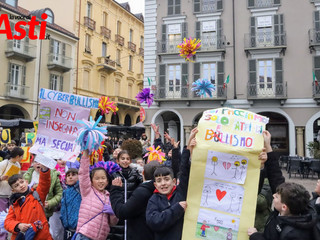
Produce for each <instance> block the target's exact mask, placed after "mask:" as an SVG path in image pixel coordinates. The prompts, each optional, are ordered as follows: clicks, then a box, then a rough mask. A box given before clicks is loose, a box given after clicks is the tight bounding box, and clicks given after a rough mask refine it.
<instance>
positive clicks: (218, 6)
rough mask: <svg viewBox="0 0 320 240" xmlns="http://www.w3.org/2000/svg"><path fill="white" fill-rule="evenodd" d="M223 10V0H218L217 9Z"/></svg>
mask: <svg viewBox="0 0 320 240" xmlns="http://www.w3.org/2000/svg"><path fill="white" fill-rule="evenodd" d="M222 10H223V4H222V0H217V11H222Z"/></svg>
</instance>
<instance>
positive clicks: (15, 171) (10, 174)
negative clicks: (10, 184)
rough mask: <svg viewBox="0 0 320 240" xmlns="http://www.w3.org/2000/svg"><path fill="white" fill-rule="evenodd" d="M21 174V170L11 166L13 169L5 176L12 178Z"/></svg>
mask: <svg viewBox="0 0 320 240" xmlns="http://www.w3.org/2000/svg"><path fill="white" fill-rule="evenodd" d="M19 172H20V168H19V167H17V166H16V165H11V167H10V168H9V169H8V171H6V173H5V174H4V176H8V177H11V176H12V175H15V174H18V173H19Z"/></svg>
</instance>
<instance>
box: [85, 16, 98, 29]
mask: <svg viewBox="0 0 320 240" xmlns="http://www.w3.org/2000/svg"><path fill="white" fill-rule="evenodd" d="M84 25H85V26H86V27H87V28H89V29H91V30H95V29H96V21H94V20H93V19H91V18H89V17H84Z"/></svg>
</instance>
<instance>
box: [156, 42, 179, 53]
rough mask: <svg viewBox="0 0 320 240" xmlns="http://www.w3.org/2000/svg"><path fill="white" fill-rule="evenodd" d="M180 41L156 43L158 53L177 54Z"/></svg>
mask: <svg viewBox="0 0 320 240" xmlns="http://www.w3.org/2000/svg"><path fill="white" fill-rule="evenodd" d="M181 42H182V40H166V41H158V53H179V48H177V45H179V44H180V43H181Z"/></svg>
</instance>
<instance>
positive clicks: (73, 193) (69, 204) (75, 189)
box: [60, 181, 81, 230]
mask: <svg viewBox="0 0 320 240" xmlns="http://www.w3.org/2000/svg"><path fill="white" fill-rule="evenodd" d="M80 204H81V194H80V186H79V181H78V182H76V184H74V185H72V186H69V185H67V189H65V190H64V191H63V194H62V199H61V209H60V219H61V222H62V225H63V227H64V228H66V229H72V230H75V229H76V227H77V223H78V216H79V209H80Z"/></svg>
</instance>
